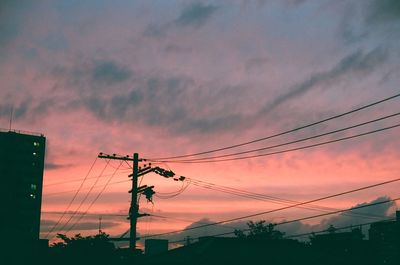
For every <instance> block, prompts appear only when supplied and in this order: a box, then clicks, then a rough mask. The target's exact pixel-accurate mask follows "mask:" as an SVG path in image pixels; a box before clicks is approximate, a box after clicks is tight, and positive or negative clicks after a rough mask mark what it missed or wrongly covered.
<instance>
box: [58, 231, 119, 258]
mask: <svg viewBox="0 0 400 265" xmlns="http://www.w3.org/2000/svg"><path fill="white" fill-rule="evenodd" d="M57 238H59V239H61V241H60V242H57V243H54V244H52V245H51V248H52V250H53V253H54V254H55V256H56V259H57V260H58V262H59V263H61V264H71V263H75V264H76V263H78V264H106V263H109V262H111V261H112V260H114V259H115V257H116V251H115V247H114V244H112V243H111V242H109V235H108V234H106V233H104V232H101V233H99V234H97V235H94V236H82V235H81V234H76V235H75V236H73V237H68V236H66V235H64V234H57Z"/></svg>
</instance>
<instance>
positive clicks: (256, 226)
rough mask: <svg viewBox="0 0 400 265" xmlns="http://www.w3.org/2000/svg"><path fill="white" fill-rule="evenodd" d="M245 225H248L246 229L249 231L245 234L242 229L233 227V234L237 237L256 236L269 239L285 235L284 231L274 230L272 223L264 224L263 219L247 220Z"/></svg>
mask: <svg viewBox="0 0 400 265" xmlns="http://www.w3.org/2000/svg"><path fill="white" fill-rule="evenodd" d="M247 226H248V227H249V228H248V229H247V230H248V231H249V232H248V233H247V234H245V233H244V232H243V231H242V230H239V229H235V235H236V236H237V237H238V238H257V239H270V240H278V239H282V238H283V236H284V235H285V233H283V232H281V231H278V230H275V228H274V227H275V225H274V224H272V223H269V224H265V221H264V220H262V221H258V222H253V221H250V222H247Z"/></svg>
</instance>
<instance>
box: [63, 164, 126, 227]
mask: <svg viewBox="0 0 400 265" xmlns="http://www.w3.org/2000/svg"><path fill="white" fill-rule="evenodd" d="M122 163H123V161H121V162H120V164H119V166H118V167H117V168H115V171H114V173H113V174H112V175H111V176H110V178H109V179H108V180H107V183H106V184H105V185H104V187H103V189H102V190H101V191H100V192H99V193H98V194H97V196H96V197H95V198H94V200H93V201H92V202H91V203H90V205H89V207H88V208H87V209H86V211H85V212H83V213H82V214H81V215H80V217H79V218H78V220H76V221H75V223H73V224H72V226H71V227H70V228H69V229H68V230H67V231H66V232H65V233H68V232H69V231H71V230H72V229H73V228H74V227H75V225H76V224H77V223H79V222H80V220H82V218H83V217H84V216H85V215H86V213H87V212H88V211H89V210H90V208H92V206H93V205H94V204H95V202H96V201H97V200H98V199H99V198H100V196H101V195H102V194H103V192H104V190H105V189H106V188H107V186H108V184H109V183H110V181H111V180H112V179H113V177H114V175H115V173H117V171H118V170H119V168H120V167H121V165H122Z"/></svg>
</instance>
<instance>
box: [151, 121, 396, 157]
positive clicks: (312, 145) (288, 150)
mask: <svg viewBox="0 0 400 265" xmlns="http://www.w3.org/2000/svg"><path fill="white" fill-rule="evenodd" d="M399 126H400V124H395V125H392V126H388V127H384V128H380V129H376V130H372V131H368V132H365V133H360V134H356V135H352V136H347V137H342V138H338V139H335V140H330V141H325V142H320V143H316V144H311V145H305V146H300V147H296V148H291V149H286V150H281V151H276V152H271V153H265V154H258V155H250V156H243V157H235V158H226V159H215V160H200V161H190V160H188V161H185V160H169V161H158V162H168V163H183V164H199V163H215V162H227V161H235V160H243V159H249V158H256V157H263V156H270V155H277V154H283V153H288V152H293V151H299V150H304V149H309V148H313V147H317V146H322V145H326V144H331V143H336V142H340V141H345V140H350V139H353V138H357V137H361V136H366V135H369V134H374V133H378V132H382V131H386V130H390V129H394V128H397V127H399Z"/></svg>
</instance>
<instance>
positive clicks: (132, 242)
mask: <svg viewBox="0 0 400 265" xmlns="http://www.w3.org/2000/svg"><path fill="white" fill-rule="evenodd" d="M138 163H139V154H138V153H134V154H133V168H132V171H133V172H132V192H131V206H130V208H129V220H130V228H131V229H130V233H129V248H130V249H133V250H134V251H135V250H136V223H137V218H138V215H139V205H138V201H137V190H138Z"/></svg>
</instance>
